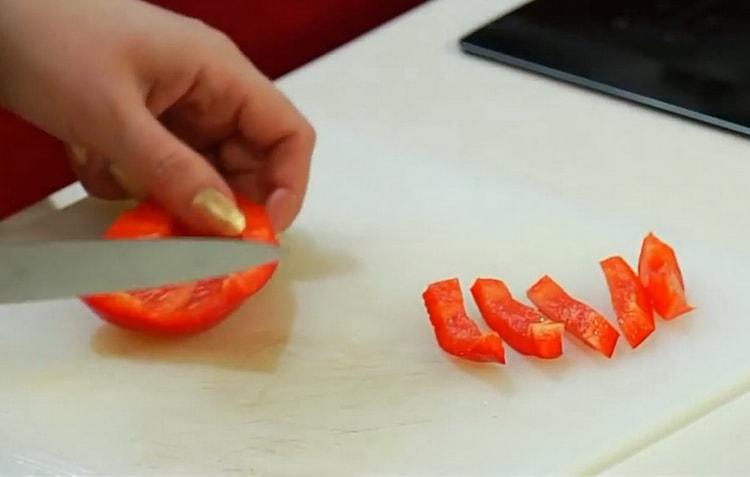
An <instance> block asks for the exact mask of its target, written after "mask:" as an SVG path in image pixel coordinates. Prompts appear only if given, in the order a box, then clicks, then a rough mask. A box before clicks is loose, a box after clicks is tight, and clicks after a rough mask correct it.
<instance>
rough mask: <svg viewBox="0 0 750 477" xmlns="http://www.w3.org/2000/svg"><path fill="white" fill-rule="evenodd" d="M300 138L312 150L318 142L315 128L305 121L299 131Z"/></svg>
mask: <svg viewBox="0 0 750 477" xmlns="http://www.w3.org/2000/svg"><path fill="white" fill-rule="evenodd" d="M299 136H300V138H301V141H302V143H303V144H304V145H305V146H306V147H307V148H308V149H312V148H313V147H314V146H315V142H316V141H317V137H318V133H317V132H316V131H315V128H314V127H313V126H312V124H310V123H309V122H307V121H303V122H302V125H301V126H300V129H299Z"/></svg>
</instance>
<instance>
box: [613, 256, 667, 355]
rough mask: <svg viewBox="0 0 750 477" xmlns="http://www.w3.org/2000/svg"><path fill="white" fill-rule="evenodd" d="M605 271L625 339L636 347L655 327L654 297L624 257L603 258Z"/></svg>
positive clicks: (618, 321)
mask: <svg viewBox="0 0 750 477" xmlns="http://www.w3.org/2000/svg"><path fill="white" fill-rule="evenodd" d="M601 267H602V271H603V272H604V276H605V278H606V279H607V286H608V288H609V294H610V298H611V301H612V308H613V309H614V310H615V314H616V315H617V323H618V324H619V325H620V329H621V330H622V333H623V334H624V335H625V339H627V340H628V343H630V346H631V347H632V348H637V347H638V345H640V344H641V343H642V342H643V340H645V339H646V338H648V336H649V335H650V334H651V333H653V331H654V329H656V327H655V325H654V312H653V309H652V308H651V300H650V299H649V297H648V294H647V293H646V289H645V288H644V287H643V284H641V281H640V279H639V278H638V275H636V273H635V271H633V269H632V268H631V267H630V265H628V263H627V262H626V261H625V259H623V258H622V257H617V256H615V257H609V258H607V259H605V260H602V261H601Z"/></svg>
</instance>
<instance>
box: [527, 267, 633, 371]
mask: <svg viewBox="0 0 750 477" xmlns="http://www.w3.org/2000/svg"><path fill="white" fill-rule="evenodd" d="M527 295H528V297H529V299H530V300H531V301H532V302H533V303H534V304H535V305H536V307H537V308H539V310H540V311H541V312H542V313H544V314H545V315H546V316H547V317H549V318H551V319H553V320H555V321H558V322H560V323H564V324H565V329H566V330H568V331H570V332H571V333H573V335H574V336H576V337H577V338H579V339H580V340H581V341H583V342H584V343H585V344H587V345H588V346H590V347H591V348H593V349H595V350H597V351H599V352H600V353H602V354H603V355H604V356H606V357H608V358H611V357H612V354H613V353H614V350H615V345H616V344H617V339H618V338H619V337H620V333H618V332H617V330H616V329H615V328H614V327H613V326H612V325H611V324H610V323H609V322H608V321H607V319H606V318H604V316H603V315H602V314H601V313H599V312H598V311H596V310H594V309H593V308H591V307H590V306H588V305H586V304H585V303H583V302H581V301H578V300H576V299H575V298H573V297H571V296H570V295H568V294H567V293H566V292H565V290H563V289H562V287H560V285H558V284H557V283H556V282H555V281H554V280H553V279H552V278H550V277H549V276H546V275H545V276H544V277H542V278H541V279H540V280H539V281H538V282H537V283H535V284H534V285H533V286H532V287H531V288H529V290H528V292H527Z"/></svg>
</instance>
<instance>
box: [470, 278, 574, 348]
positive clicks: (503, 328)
mask: <svg viewBox="0 0 750 477" xmlns="http://www.w3.org/2000/svg"><path fill="white" fill-rule="evenodd" d="M471 293H472V295H473V296H474V300H475V301H476V303H477V307H478V308H479V311H480V312H481V313H482V316H483V317H484V320H485V321H486V322H487V324H488V325H489V326H490V328H492V329H493V330H495V331H497V332H498V334H500V337H501V338H502V339H503V340H505V341H506V342H507V343H508V344H509V345H510V346H511V347H512V348H513V349H515V350H516V351H518V352H519V353H521V354H525V355H528V356H537V357H539V358H546V359H551V358H557V357H559V356H560V355H561V354H562V351H563V348H562V335H563V332H564V330H565V327H564V325H563V324H561V323H557V322H554V321H550V320H549V319H547V318H546V317H545V316H544V315H542V314H541V313H539V311H537V310H536V309H534V308H532V307H530V306H527V305H524V304H523V303H521V302H519V301H517V300H516V299H514V298H513V295H512V294H511V293H510V290H508V287H507V286H506V285H505V283H504V282H502V281H501V280H495V279H491V278H479V279H477V280H476V282H474V285H473V286H472V287H471Z"/></svg>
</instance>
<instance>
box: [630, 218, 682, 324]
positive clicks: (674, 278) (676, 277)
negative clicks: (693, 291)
mask: <svg viewBox="0 0 750 477" xmlns="http://www.w3.org/2000/svg"><path fill="white" fill-rule="evenodd" d="M638 275H639V276H640V279H641V283H643V286H644V288H645V289H646V291H647V292H648V295H649V297H650V298H651V303H652V304H653V307H654V310H656V312H657V313H658V314H659V315H660V316H661V317H662V318H664V319H666V320H672V319H674V318H677V317H678V316H680V315H683V314H685V313H687V312H689V311H692V310H694V309H695V307H694V306H692V305H690V304H689V303H688V301H687V298H686V296H685V283H684V281H683V278H682V271H681V270H680V266H679V264H678V263H677V256H676V255H675V253H674V250H673V249H672V247H670V246H669V245H667V244H666V243H664V242H663V241H661V240H660V239H659V238H658V237H656V236H655V235H654V234H652V233H650V234H648V235H647V236H646V237H645V238H644V239H643V245H642V246H641V256H640V259H639V261H638Z"/></svg>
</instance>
